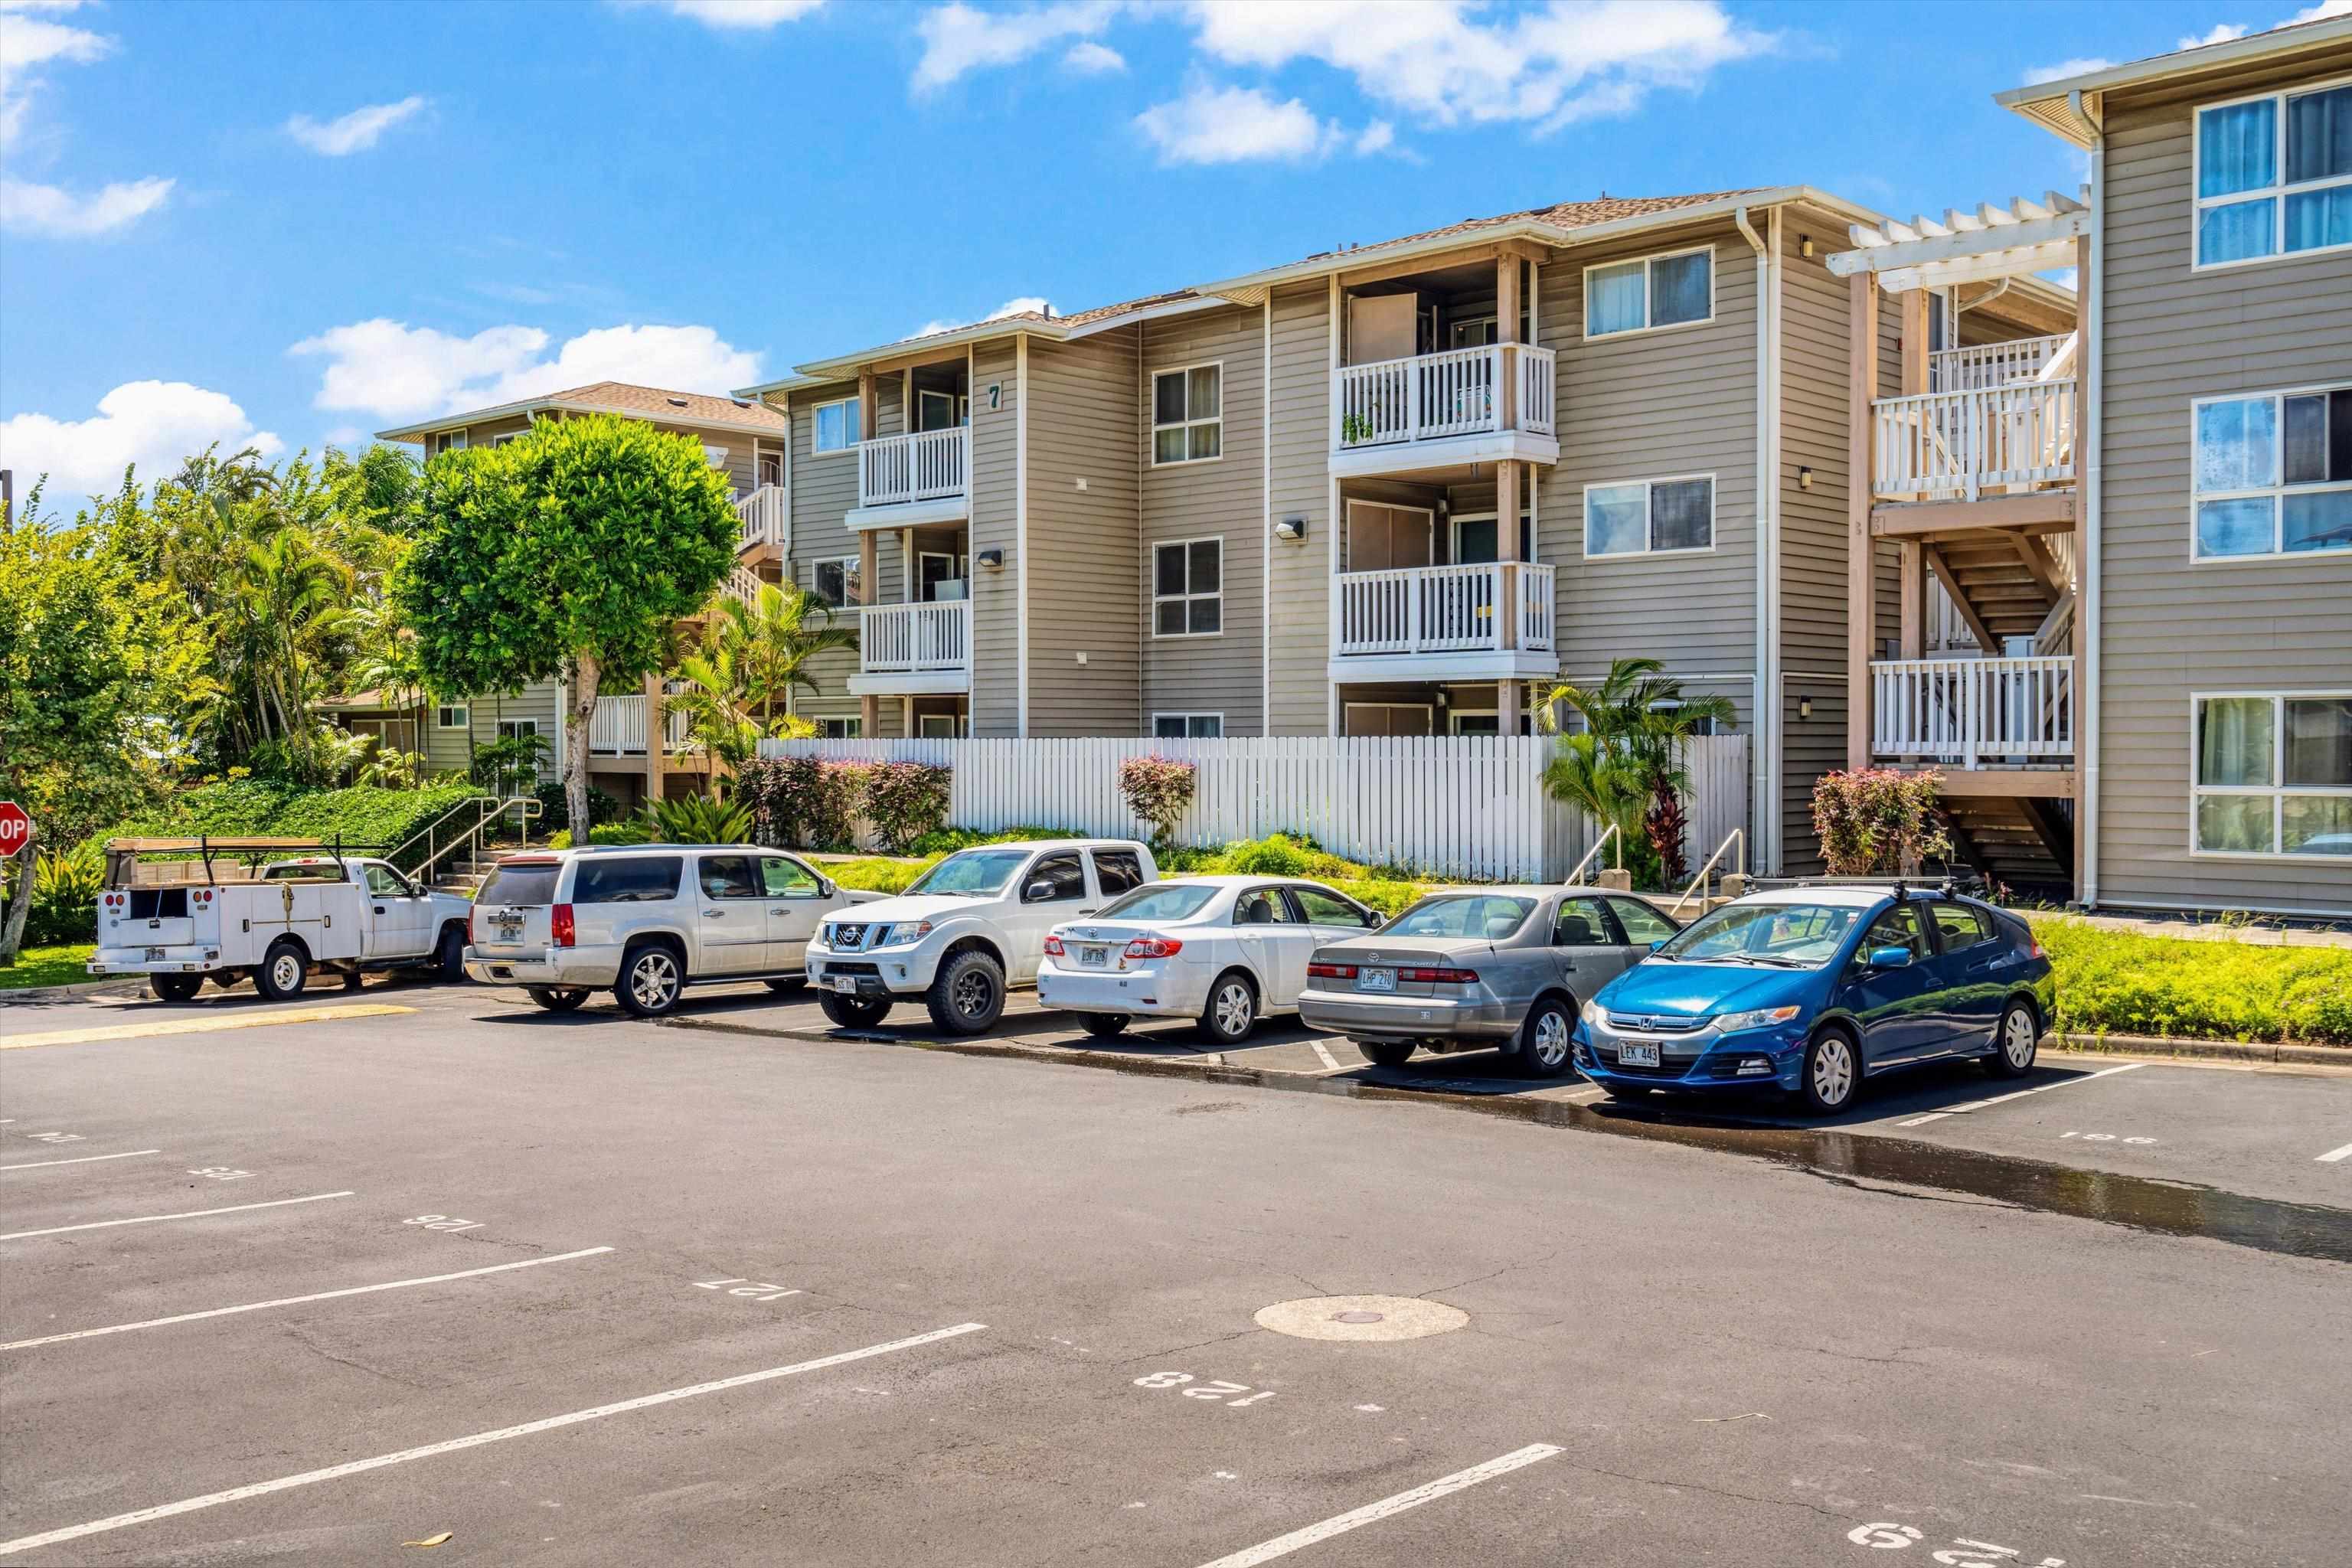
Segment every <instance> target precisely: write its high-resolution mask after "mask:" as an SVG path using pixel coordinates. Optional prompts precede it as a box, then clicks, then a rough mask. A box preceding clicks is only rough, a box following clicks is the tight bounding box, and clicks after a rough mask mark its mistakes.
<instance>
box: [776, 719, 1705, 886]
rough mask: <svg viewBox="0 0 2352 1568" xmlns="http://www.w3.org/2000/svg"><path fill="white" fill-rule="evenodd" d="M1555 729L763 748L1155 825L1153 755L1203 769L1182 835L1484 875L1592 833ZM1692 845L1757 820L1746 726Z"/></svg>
mask: <svg viewBox="0 0 2352 1568" xmlns="http://www.w3.org/2000/svg"><path fill="white" fill-rule="evenodd" d="M1552 746H1553V742H1551V741H1549V740H1548V739H1544V738H1540V737H1526V736H1496V735H1449V736H1431V737H1422V736H1361V737H1350V738H1347V739H1332V738H1327V737H1317V736H1273V737H1268V738H1262V739H1243V740H1222V741H1177V740H1151V739H1149V738H1143V739H1135V740H1123V739H1109V738H1105V739H1090V740H1075V741H1043V740H1030V741H991V740H973V741H963V740H953V741H951V740H903V741H763V742H761V744H760V752H761V755H762V756H768V757H790V756H814V757H819V758H822V759H824V761H827V762H861V763H879V762H905V763H934V764H937V765H941V766H946V767H950V768H952V769H953V770H954V773H955V776H954V781H953V783H952V784H950V792H949V798H948V821H949V822H950V823H951V824H953V825H954V826H958V827H969V828H974V829H978V830H980V831H982V832H987V831H992V830H995V829H1000V828H1006V827H1023V826H1039V827H1066V828H1069V829H1071V830H1072V831H1073V832H1077V833H1085V834H1097V835H1101V836H1103V837H1122V838H1123V837H1145V836H1146V834H1147V829H1146V828H1145V827H1144V826H1143V825H1142V824H1141V823H1140V822H1139V821H1138V820H1137V819H1136V817H1135V816H1134V815H1133V814H1132V813H1130V812H1129V810H1128V808H1127V802H1126V800H1125V798H1124V797H1123V796H1121V795H1120V794H1119V792H1118V764H1119V763H1121V762H1122V761H1123V760H1125V759H1126V758H1129V757H1139V756H1159V757H1167V758H1171V759H1173V760H1175V761H1179V762H1187V763H1192V765H1193V766H1194V767H1195V768H1196V769H1198V770H1199V773H1198V775H1197V778H1196V781H1195V784H1194V788H1193V794H1192V807H1191V809H1190V810H1188V811H1187V812H1186V813H1185V815H1184V819H1183V820H1182V821H1181V823H1179V824H1178V825H1177V829H1176V838H1177V841H1178V842H1179V843H1181V844H1184V845H1187V846H1195V847H1202V848H1213V847H1217V846H1219V845H1223V844H1230V843H1232V842H1234V840H1235V839H1242V838H1263V837H1265V836H1266V835H1268V834H1271V833H1303V834H1306V835H1307V836H1308V837H1311V838H1313V839H1314V840H1315V841H1316V842H1317V843H1318V844H1320V845H1322V846H1323V847H1325V848H1327V849H1329V850H1331V851H1332V852H1333V853H1335V854H1338V855H1342V856H1345V857H1346V858H1349V859H1351V860H1361V861H1365V862H1368V863H1370V864H1374V865H1396V866H1406V867H1411V868H1413V869H1415V870H1417V871H1419V872H1421V873H1422V874H1423V875H1426V876H1431V877H1444V878H1464V879H1475V880H1480V881H1499V880H1509V879H1528V880H1535V881H1549V880H1554V879H1559V878H1560V877H1562V876H1565V875H1566V874H1567V873H1568V871H1569V869H1570V868H1571V867H1573V866H1574V865H1575V864H1576V863H1577V861H1578V860H1579V859H1580V858H1582V857H1583V855H1584V853H1585V851H1586V850H1587V849H1588V848H1590V847H1591V844H1592V840H1593V836H1594V829H1593V826H1592V824H1591V821H1590V820H1589V819H1588V818H1586V817H1585V816H1583V814H1582V813H1580V812H1578V811H1576V810H1574V809H1572V808H1570V807H1569V806H1566V805H1561V804H1560V803H1559V802H1557V801H1555V800H1552V799H1551V798H1550V797H1549V796H1548V795H1545V793H1544V790H1543V770H1544V764H1545V763H1546V762H1547V761H1549V758H1550V756H1551V752H1552ZM1690 773H1691V789H1690V791H1689V795H1688V797H1687V798H1686V799H1685V802H1684V809H1685V813H1686V814H1687V816H1688V819H1689V824H1690V826H1689V841H1688V844H1687V846H1686V851H1685V852H1686V853H1687V854H1688V855H1689V857H1690V858H1691V862H1692V863H1693V864H1694V865H1696V864H1697V863H1698V862H1699V861H1701V860H1704V859H1705V858H1706V857H1707V856H1708V855H1710V854H1712V853H1713V852H1714V850H1715V847H1716V846H1717V845H1718V844H1720V843H1721V842H1722V841H1723V839H1724V837H1725V836H1726V835H1727V834H1728V833H1730V831H1731V830H1732V829H1733V828H1735V827H1739V826H1746V824H1747V821H1748V737H1746V736H1745V735H1709V736H1703V737H1701V738H1699V739H1698V740H1696V741H1695V742H1693V743H1692V751H1691V757H1690Z"/></svg>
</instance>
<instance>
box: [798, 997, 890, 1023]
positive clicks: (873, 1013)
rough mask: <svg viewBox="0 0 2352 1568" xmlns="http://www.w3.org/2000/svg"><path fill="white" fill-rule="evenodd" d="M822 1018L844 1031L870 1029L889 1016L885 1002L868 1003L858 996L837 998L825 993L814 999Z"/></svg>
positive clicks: (888, 1008)
mask: <svg viewBox="0 0 2352 1568" xmlns="http://www.w3.org/2000/svg"><path fill="white" fill-rule="evenodd" d="M816 1005H818V1006H819V1007H822V1008H824V1016H826V1017H828V1018H830V1019H832V1020H833V1022H834V1024H835V1026H837V1027H840V1028H844V1029H870V1028H872V1027H873V1026H875V1025H877V1024H878V1023H880V1022H881V1021H882V1020H883V1019H885V1018H887V1017H888V1016H890V1004H889V1003H887V1002H869V1001H866V999H865V998H863V997H860V996H837V995H835V994H834V993H832V992H830V991H827V992H825V993H824V994H822V995H820V996H818V997H817V999H816Z"/></svg>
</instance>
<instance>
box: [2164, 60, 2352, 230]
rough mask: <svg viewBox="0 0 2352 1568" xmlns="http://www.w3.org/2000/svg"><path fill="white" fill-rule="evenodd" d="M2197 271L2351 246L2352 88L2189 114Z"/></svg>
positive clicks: (2272, 97) (2247, 101)
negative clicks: (2193, 130)
mask: <svg viewBox="0 0 2352 1568" xmlns="http://www.w3.org/2000/svg"><path fill="white" fill-rule="evenodd" d="M2195 201H2196V212H2197V260H2196V265H2197V266H2198V267H2200V268H2202V267H2226V266H2229V265H2230V264H2231V263H2233V262H2241V261H2261V260H2263V259H2265V258H2271V257H2277V256H2292V255H2297V254H2300V253H2304V252H2307V251H2315V250H2341V249H2343V248H2345V247H2347V246H2352V82H2337V83H2335V84H2333V85H2331V86H2328V87H2323V88H2317V89H2312V90H2309V91H2305V92H2287V93H2273V94H2272V95H2270V96H2269V97H2266V98H2250V99H2244V100H2240V101H2238V102H2235V103H2217V104H2213V105H2210V106H2209V107H2207V108H2204V109H2200V110H2198V111H2197V195H2196V197H2195Z"/></svg>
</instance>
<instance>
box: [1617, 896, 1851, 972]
mask: <svg viewBox="0 0 2352 1568" xmlns="http://www.w3.org/2000/svg"><path fill="white" fill-rule="evenodd" d="M1862 912H1863V911H1861V910H1854V909H1842V908H1840V907H1839V906H1837V905H1835V904H1726V905H1725V906H1724V907H1723V908H1721V909H1719V910H1715V911H1713V912H1712V913H1709V914H1705V915H1702V916H1700V917H1699V918H1698V919H1697V920H1695V921H1691V923H1690V924H1689V925H1687V926H1685V928H1684V929H1683V930H1682V931H1681V932H1680V933H1679V934H1677V935H1675V936H1674V937H1671V938H1669V939H1668V940H1667V942H1666V943H1665V945H1664V946H1663V947H1661V948H1659V949H1658V951H1657V952H1656V954H1655V955H1654V956H1656V957H1658V958H1664V959H1670V960H1673V961H1675V962H1676V963H1758V964H1764V965H1767V966H1769V967H1771V968H1775V969H1819V968H1820V967H1821V966H1822V965H1823V964H1825V963H1829V962H1830V961H1831V960H1832V959H1833V958H1835V957H1836V956H1837V954H1838V949H1839V948H1840V947H1841V946H1842V945H1843V943H1844V942H1845V935H1846V932H1848V931H1852V930H1853V922H1854V920H1855V918H1856V917H1857V916H1859V915H1860V914H1861V913H1862Z"/></svg>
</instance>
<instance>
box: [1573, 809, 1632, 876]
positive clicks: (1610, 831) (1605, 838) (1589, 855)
mask: <svg viewBox="0 0 2352 1568" xmlns="http://www.w3.org/2000/svg"><path fill="white" fill-rule="evenodd" d="M1612 838H1614V839H1615V840H1617V869H1618V870H1620V871H1622V870H1623V869H1624V868H1625V836H1624V835H1623V834H1622V833H1620V832H1618V831H1617V825H1616V824H1615V823H1613V822H1612V823H1611V824H1610V825H1609V826H1607V827H1606V828H1604V829H1602V830H1601V837H1598V838H1596V839H1594V840H1593V841H1592V847H1591V848H1590V849H1588V850H1586V851H1585V852H1584V858H1583V859H1581V860H1579V861H1578V862H1577V863H1576V868H1575V869H1574V870H1572V871H1570V872H1569V874H1568V875H1567V877H1565V878H1564V879H1561V882H1560V886H1561V887H1563V888H1573V887H1577V886H1579V885H1580V884H1579V882H1578V880H1577V879H1579V878H1580V877H1582V876H1583V875H1584V868H1586V867H1587V866H1590V865H1591V864H1592V859H1593V857H1594V856H1596V855H1599V854H1600V853H1601V846H1602V845H1604V844H1606V843H1608V842H1609V841H1610V840H1611V839H1612Z"/></svg>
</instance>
